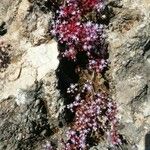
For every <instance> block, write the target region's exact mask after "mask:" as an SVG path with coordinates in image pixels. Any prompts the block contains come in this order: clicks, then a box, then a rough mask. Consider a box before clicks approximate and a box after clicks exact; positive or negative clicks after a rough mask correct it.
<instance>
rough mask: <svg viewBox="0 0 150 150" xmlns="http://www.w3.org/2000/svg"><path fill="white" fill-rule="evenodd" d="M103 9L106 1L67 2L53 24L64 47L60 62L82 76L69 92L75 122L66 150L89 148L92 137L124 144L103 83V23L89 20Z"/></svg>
mask: <svg viewBox="0 0 150 150" xmlns="http://www.w3.org/2000/svg"><path fill="white" fill-rule="evenodd" d="M103 8H104V1H103V0H64V1H63V2H62V4H61V5H60V7H59V9H58V10H57V11H56V14H55V16H54V21H53V23H52V34H53V35H55V36H56V37H57V40H58V42H59V44H60V45H63V48H60V49H59V50H60V56H61V59H63V58H65V59H67V60H68V62H69V61H72V62H74V63H75V64H77V68H78V71H77V72H78V73H79V76H80V79H79V82H78V83H76V84H73V83H72V84H71V85H70V87H69V88H68V90H67V93H68V95H70V98H71V99H73V101H72V102H71V103H70V104H69V105H67V109H69V110H70V111H72V112H73V113H74V121H73V123H72V125H71V126H70V128H69V130H68V131H67V133H66V135H67V138H68V139H67V141H64V142H63V143H64V150H78V149H80V150H85V149H88V148H89V146H90V145H89V143H88V138H90V137H92V135H96V137H97V138H98V135H101V136H104V137H107V139H108V141H109V142H110V144H112V145H117V144H120V143H121V140H120V138H119V134H118V133H117V128H116V127H117V118H116V113H117V107H116V103H115V102H114V101H113V100H112V99H111V98H110V97H109V93H108V88H107V87H106V86H105V84H104V82H101V79H103V76H104V74H105V70H106V69H107V66H108V61H107V57H106V56H107V44H106V42H105V33H104V24H101V23H99V22H95V21H93V20H89V19H88V18H86V16H88V15H89V14H90V13H93V12H94V13H97V14H100V13H101V10H102V9H103ZM85 18H86V19H85ZM85 20H86V21H85ZM79 55H84V56H85V55H86V61H85V62H86V64H82V63H78V62H82V61H79V60H78V59H79V58H78V56H79ZM83 66H85V67H83Z"/></svg>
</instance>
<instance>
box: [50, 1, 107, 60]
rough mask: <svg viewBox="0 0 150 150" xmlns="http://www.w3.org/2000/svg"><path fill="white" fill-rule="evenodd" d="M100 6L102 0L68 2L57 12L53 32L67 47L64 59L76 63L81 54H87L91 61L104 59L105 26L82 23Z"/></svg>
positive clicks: (62, 52)
mask: <svg viewBox="0 0 150 150" xmlns="http://www.w3.org/2000/svg"><path fill="white" fill-rule="evenodd" d="M100 5H103V3H102V2H101V0H88V1H87V0H86V1H85V0H80V1H78V0H67V1H66V2H65V3H64V5H62V6H61V7H60V10H58V11H57V14H56V16H55V18H54V22H53V23H52V26H53V29H52V31H51V32H52V34H53V35H55V36H56V37H57V38H58V41H59V42H60V43H61V44H65V45H66V47H65V49H63V50H62V51H61V54H62V56H63V57H66V58H68V59H69V60H74V61H75V60H76V56H77V54H78V53H79V52H85V53H86V55H87V56H88V57H89V58H90V59H95V58H101V57H102V55H101V53H100V52H101V51H103V49H105V47H104V46H103V44H104V41H105V40H104V33H103V29H104V26H103V25H102V24H97V23H94V22H92V21H87V22H83V21H82V18H83V16H84V15H86V14H87V13H88V12H90V10H94V9H95V8H96V7H97V6H100ZM99 8H100V7H99ZM93 54H94V55H93Z"/></svg>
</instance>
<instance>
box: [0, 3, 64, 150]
mask: <svg viewBox="0 0 150 150" xmlns="http://www.w3.org/2000/svg"><path fill="white" fill-rule="evenodd" d="M0 7H3V9H0V35H1V36H2V37H0V42H2V43H3V42H4V44H5V45H6V46H3V49H1V50H0V54H2V55H1V56H0V135H1V136H0V149H2V150H5V149H6V150H10V149H13V150H15V149H16V150H18V149H26V150H27V149H42V145H43V144H44V143H45V142H46V139H47V138H48V140H49V136H50V135H51V134H53V130H54V128H56V127H58V126H59V122H61V117H60V116H61V115H62V114H63V111H64V110H63V108H64V106H63V99H62V98H61V97H60V93H59V90H57V78H56V74H55V70H56V69H57V67H58V65H59V61H58V59H57V57H58V50H57V43H56V41H55V40H52V39H51V36H50V35H49V21H50V19H51V11H50V10H47V9H45V11H42V10H41V7H44V5H43V6H42V5H40V6H38V5H37V4H33V3H30V2H29V1H28V0H22V1H20V0H15V1H3V0H2V1H0ZM45 7H46V6H45ZM1 22H2V23H1ZM3 22H4V23H5V25H6V28H7V32H6V33H5V34H1V31H2V30H1V29H3V24H4V23H3ZM1 47H2V46H1ZM3 52H5V53H6V54H5V53H3ZM7 58H9V59H7ZM6 60H9V61H6ZM1 62H5V63H1ZM6 62H7V63H6ZM62 119H63V118H62Z"/></svg>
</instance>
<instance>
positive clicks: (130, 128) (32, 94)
mask: <svg viewBox="0 0 150 150" xmlns="http://www.w3.org/2000/svg"><path fill="white" fill-rule="evenodd" d="M107 5H108V8H109V9H108V10H111V13H113V15H111V17H112V18H111V19H110V21H109V25H108V28H107V34H108V42H109V53H110V57H109V60H110V62H111V64H110V75H111V76H112V79H111V83H110V88H111V89H112V97H113V99H114V100H116V102H117V104H118V118H119V122H120V123H119V124H120V126H119V132H120V133H121V134H122V135H123V137H124V138H125V139H126V141H127V143H128V144H127V146H126V147H125V148H122V149H123V150H126V149H127V150H131V149H135V150H136V149H138V150H149V149H150V144H149V143H150V142H149V141H150V136H149V135H150V134H149V131H150V109H149V105H150V88H149V86H150V82H149V81H150V20H149V18H150V1H149V0H143V1H139V0H137V1H131V0H118V1H114V0H108V2H107ZM50 7H51V6H50V5H49V0H43V1H39V0H1V1H0V36H1V37H0V47H1V48H0V135H1V136H0V149H2V150H10V149H13V150H20V149H21V150H23V149H25V150H28V149H29V150H30V149H32V150H33V149H35V150H40V149H42V145H43V144H44V143H45V142H46V140H49V141H52V144H53V145H54V147H55V146H57V147H60V144H59V141H60V140H61V138H62V136H63V130H65V129H66V127H67V126H66V124H65V123H66V120H65V119H64V118H65V117H64V107H65V106H64V101H63V98H62V97H61V94H60V91H59V90H58V89H57V85H58V79H57V76H56V73H55V71H56V69H57V67H58V65H59V61H58V59H57V56H58V50H57V43H56V41H55V40H54V39H52V37H51V35H50V32H49V30H50V29H49V28H50V21H51V19H52V13H51V11H50ZM58 149H60V150H61V148H58ZM91 149H93V150H102V149H104V150H107V149H108V148H107V146H106V144H105V143H100V144H99V145H98V146H95V147H93V148H91Z"/></svg>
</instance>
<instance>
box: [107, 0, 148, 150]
mask: <svg viewBox="0 0 150 150" xmlns="http://www.w3.org/2000/svg"><path fill="white" fill-rule="evenodd" d="M111 3H112V2H111ZM114 3H115V2H114ZM120 6H121V7H120ZM109 7H111V8H112V9H113V11H114V13H115V17H114V18H112V20H111V23H110V27H109V30H108V36H109V38H108V40H109V43H110V61H111V73H112V79H113V80H112V89H114V91H113V97H114V99H115V100H116V101H117V103H118V106H119V114H118V116H119V118H120V123H121V124H123V125H124V127H123V128H122V129H121V130H120V132H121V133H122V134H123V135H124V136H125V137H126V139H127V140H129V142H130V143H133V144H135V145H136V146H137V148H138V149H139V150H145V136H146V133H147V132H148V131H149V130H150V128H149V127H150V122H149V113H150V109H149V105H150V92H149V89H150V87H149V86H150V82H149V81H150V63H149V54H150V46H149V39H150V20H149V16H150V1H149V0H145V1H128V0H122V1H120V5H119V6H118V7H117V6H116V7H114V6H112V5H111V6H109Z"/></svg>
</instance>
